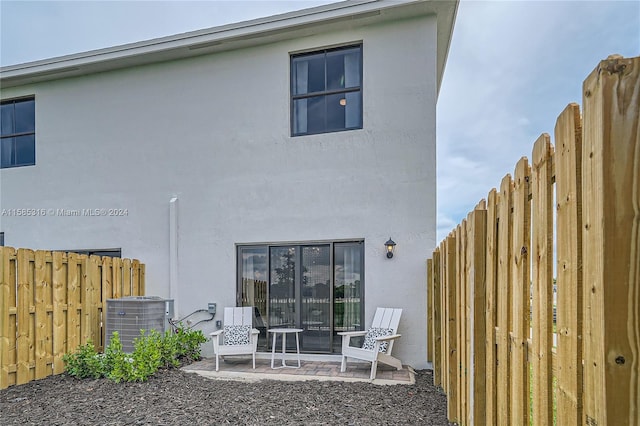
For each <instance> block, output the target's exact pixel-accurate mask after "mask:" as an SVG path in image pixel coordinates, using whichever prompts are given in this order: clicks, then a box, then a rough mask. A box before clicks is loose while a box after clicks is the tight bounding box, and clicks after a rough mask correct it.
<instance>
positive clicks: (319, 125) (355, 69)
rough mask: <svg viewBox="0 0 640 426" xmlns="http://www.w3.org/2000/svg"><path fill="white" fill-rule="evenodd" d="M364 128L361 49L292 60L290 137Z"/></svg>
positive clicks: (329, 50) (299, 56) (309, 54)
mask: <svg viewBox="0 0 640 426" xmlns="http://www.w3.org/2000/svg"><path fill="white" fill-rule="evenodd" d="M361 128H362V46H361V45H358V46H348V47H342V48H337V49H327V50H322V51H319V52H312V53H304V54H299V55H292V56H291V134H292V135H293V136H300V135H312V134H316V133H327V132H337V131H341V130H351V129H361Z"/></svg>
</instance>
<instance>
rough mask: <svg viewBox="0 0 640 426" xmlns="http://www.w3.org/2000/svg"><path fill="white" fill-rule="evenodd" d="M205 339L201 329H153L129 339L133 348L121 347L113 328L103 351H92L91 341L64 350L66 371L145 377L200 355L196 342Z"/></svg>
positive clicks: (120, 377) (81, 375) (123, 379)
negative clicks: (123, 348)
mask: <svg viewBox="0 0 640 426" xmlns="http://www.w3.org/2000/svg"><path fill="white" fill-rule="evenodd" d="M206 341H207V339H206V338H205V337H204V335H203V334H202V331H200V330H197V331H194V330H188V329H184V328H183V327H182V325H181V326H180V327H179V328H178V330H177V332H176V333H171V332H169V331H168V332H166V333H165V334H164V335H161V334H160V333H159V332H157V331H155V330H151V331H150V332H149V333H148V334H145V331H144V330H140V336H139V337H137V338H135V339H134V340H133V348H134V349H133V352H132V353H131V354H127V353H125V352H124V351H123V350H122V342H121V341H120V336H119V334H118V332H117V331H114V332H113V335H112V337H111V340H110V341H109V345H107V347H106V348H105V351H104V354H99V353H97V352H96V350H95V347H94V345H93V343H91V342H88V343H87V344H86V345H83V346H80V347H79V348H78V349H77V350H76V352H74V353H68V354H65V355H64V357H63V360H64V362H65V363H66V366H67V367H66V371H67V373H68V374H69V375H71V376H74V377H78V378H87V377H92V378H96V379H97V378H100V377H108V378H109V379H111V380H113V381H115V382H135V381H140V382H142V381H145V380H147V379H148V378H149V377H151V376H152V375H153V374H155V372H156V371H158V369H159V368H176V367H179V366H180V364H181V362H184V363H190V362H192V361H197V360H199V359H200V344H202V343H204V342H206Z"/></svg>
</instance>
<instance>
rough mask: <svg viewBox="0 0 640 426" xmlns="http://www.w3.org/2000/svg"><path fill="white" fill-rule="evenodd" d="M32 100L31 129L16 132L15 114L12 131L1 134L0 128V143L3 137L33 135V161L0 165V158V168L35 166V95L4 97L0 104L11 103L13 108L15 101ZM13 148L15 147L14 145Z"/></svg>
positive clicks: (0, 162) (0, 163)
mask: <svg viewBox="0 0 640 426" xmlns="http://www.w3.org/2000/svg"><path fill="white" fill-rule="evenodd" d="M30 101H32V102H33V104H34V113H33V131H28V132H17V131H16V129H15V121H16V119H15V114H14V116H13V119H14V126H13V127H14V129H13V130H14V132H13V133H7V134H3V133H2V130H1V129H0V144H1V143H2V140H3V139H8V138H18V137H21V136H33V143H34V152H33V162H26V163H17V162H15V163H14V162H13V161H12V162H11V164H8V165H2V161H1V159H0V169H12V168H16V167H26V166H35V165H36V123H35V121H36V118H35V101H36V97H35V95H31V96H23V97H20V98H14V99H4V100H2V101H0V105H9V104H13V105H14V108H15V104H17V103H21V102H30ZM14 149H15V147H14Z"/></svg>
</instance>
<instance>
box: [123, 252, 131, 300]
mask: <svg viewBox="0 0 640 426" xmlns="http://www.w3.org/2000/svg"><path fill="white" fill-rule="evenodd" d="M122 295H123V296H125V297H127V296H131V295H132V294H131V259H122Z"/></svg>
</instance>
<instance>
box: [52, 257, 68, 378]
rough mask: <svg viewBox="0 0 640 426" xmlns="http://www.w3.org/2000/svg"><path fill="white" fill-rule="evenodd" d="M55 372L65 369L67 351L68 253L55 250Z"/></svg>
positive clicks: (58, 372)
mask: <svg viewBox="0 0 640 426" xmlns="http://www.w3.org/2000/svg"><path fill="white" fill-rule="evenodd" d="M52 258H53V373H54V374H60V373H62V372H63V371H64V362H63V361H62V357H63V356H64V354H65V352H66V351H67V255H66V254H65V253H63V252H59V251H56V252H53V253H52Z"/></svg>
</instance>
